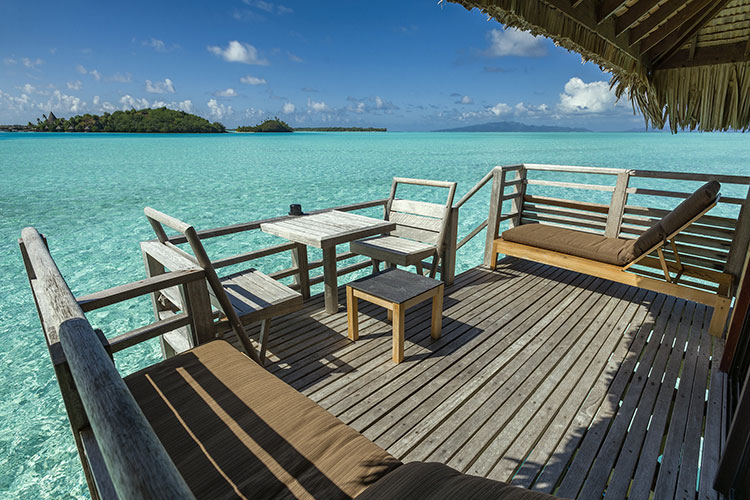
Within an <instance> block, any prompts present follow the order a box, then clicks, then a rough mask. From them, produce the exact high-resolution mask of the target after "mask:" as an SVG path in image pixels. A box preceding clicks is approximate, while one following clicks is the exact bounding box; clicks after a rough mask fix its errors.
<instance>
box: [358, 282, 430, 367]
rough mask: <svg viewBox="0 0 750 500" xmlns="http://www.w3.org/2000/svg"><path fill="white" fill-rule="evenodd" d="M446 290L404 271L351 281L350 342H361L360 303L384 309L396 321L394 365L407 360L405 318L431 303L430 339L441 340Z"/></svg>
mask: <svg viewBox="0 0 750 500" xmlns="http://www.w3.org/2000/svg"><path fill="white" fill-rule="evenodd" d="M444 288H445V286H444V285H443V283H442V282H441V281H437V280H434V279H431V278H427V277H425V276H422V275H419V274H414V273H409V272H406V271H403V270H401V269H387V270H385V271H383V272H381V273H378V274H374V275H372V276H366V277H364V278H361V279H358V280H356V281H352V282H351V283H348V284H347V285H346V310H347V319H348V323H349V338H350V339H351V340H357V339H358V338H359V314H358V313H359V303H358V300H357V299H362V300H366V301H367V302H370V303H372V304H375V305H378V306H382V307H385V308H386V309H387V310H388V319H392V320H393V361H394V362H396V363H400V362H401V361H403V360H404V314H405V312H406V309H408V308H409V307H411V306H413V305H416V304H419V303H421V302H424V301H425V300H427V299H430V298H431V299H432V327H431V329H430V335H431V336H432V338H433V339H439V338H440V332H441V329H442V325H443V290H444Z"/></svg>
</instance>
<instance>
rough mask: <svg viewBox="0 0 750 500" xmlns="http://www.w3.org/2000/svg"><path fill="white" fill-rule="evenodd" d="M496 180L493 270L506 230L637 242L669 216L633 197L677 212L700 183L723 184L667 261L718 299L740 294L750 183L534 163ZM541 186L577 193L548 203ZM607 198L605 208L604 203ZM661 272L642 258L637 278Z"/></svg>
mask: <svg viewBox="0 0 750 500" xmlns="http://www.w3.org/2000/svg"><path fill="white" fill-rule="evenodd" d="M492 173H493V181H492V195H491V198H490V214H489V217H488V223H487V226H488V231H487V237H486V245H485V259H484V261H485V264H486V265H489V260H490V258H491V248H492V241H493V240H494V239H496V238H497V237H498V236H499V230H500V226H501V223H505V224H506V225H507V226H508V227H514V226H516V225H519V224H526V223H533V222H543V223H546V224H553V225H560V226H564V227H570V228H573V229H578V230H581V231H589V232H595V233H598V234H603V235H605V236H608V237H623V238H637V237H638V236H639V235H641V234H643V232H645V231H646V229H648V228H649V227H650V226H651V225H652V224H654V223H655V222H656V221H657V220H659V219H660V218H662V217H663V216H664V215H665V214H667V213H668V212H669V210H668V209H666V208H660V207H654V206H641V205H636V204H633V203H632V202H631V199H632V197H634V196H637V195H640V196H646V197H649V199H650V200H658V199H665V200H667V202H666V203H664V206H670V205H671V206H672V207H674V206H676V205H677V204H678V203H679V202H680V201H681V200H682V199H684V198H687V197H688V196H689V195H690V193H691V192H692V191H693V190H694V189H695V188H696V187H697V185H696V184H695V182H696V181H697V182H705V181H709V180H717V181H719V182H720V183H722V196H721V199H720V201H719V205H718V207H717V208H715V209H714V210H712V211H711V212H710V213H709V214H707V215H704V216H703V217H702V218H701V219H700V220H699V221H698V222H697V223H695V224H692V225H691V226H690V227H689V228H687V229H686V230H685V231H684V232H682V233H680V234H679V235H678V236H677V237H676V245H675V248H676V250H677V253H676V254H675V252H674V251H673V248H672V247H670V246H667V247H666V248H665V249H664V255H665V257H666V258H667V260H668V266H669V269H670V270H672V271H674V272H675V273H676V274H678V275H679V277H678V280H679V281H680V284H684V285H688V286H691V287H694V288H697V289H702V290H707V291H711V292H716V291H719V290H720V289H721V288H722V287H736V285H737V283H738V281H739V275H740V273H741V271H742V266H743V264H744V259H745V255H746V253H747V251H748V244H749V243H750V201H749V199H750V192H748V186H749V185H750V177H745V176H734V175H711V174H697V173H678V172H657V171H648V170H626V169H615V168H598V167H578V166H561V165H538V164H528V163H527V164H520V165H511V166H503V167H496V168H495V169H494V170H493V171H492ZM552 176H556V177H563V179H560V180H558V179H557V178H555V177H552ZM575 176H586V177H587V178H589V177H593V178H596V179H603V180H604V181H605V182H601V183H599V182H597V183H584V182H578V181H571V180H570V179H571V178H572V177H575ZM636 179H649V180H657V179H658V180H664V181H667V182H672V183H676V184H679V185H680V186H681V187H680V188H679V190H677V191H670V190H666V189H652V188H650V187H639V186H636V185H634V184H635V182H634V180H636ZM686 184H688V186H686ZM536 186H539V187H540V188H547V190H557V191H564V192H566V193H569V192H571V191H574V192H575V193H577V194H576V195H574V196H571V197H570V198H568V197H557V196H546V195H542V194H539V193H537V188H536ZM728 190H735V191H737V190H739V191H741V192H742V194H743V196H741V197H736V196H729V195H726V194H725V193H726V192H727V191H728ZM583 193H590V194H589V195H588V196H586V198H589V199H586V200H585V201H584V200H581V198H584V195H583ZM610 193H611V194H610ZM591 197H599V198H600V201H596V202H594V201H589V200H590V199H591ZM605 197H606V201H604V200H601V198H605ZM576 198H577V199H576ZM508 204H509V205H510V206H508ZM732 209H733V210H732ZM717 212H718V214H717ZM726 212H736V213H737V215H736V216H727V215H726V214H725V213H726ZM654 261H655V262H654ZM681 264H686V265H689V266H691V268H695V269H698V271H697V272H693V273H691V275H682V274H679V273H680V269H681V267H682V266H681ZM655 269H661V264H660V263H659V262H658V260H656V259H653V258H652V259H644V261H643V265H642V266H638V267H637V268H636V270H637V272H638V273H641V274H643V275H645V276H652V277H658V276H659V274H660V273H658V272H656V271H655ZM722 275H726V276H728V278H727V279H725V280H724V281H721V280H723V279H724V278H722V277H721V276H722ZM716 279H718V280H720V281H719V283H714V284H710V283H707V282H706V281H707V280H708V281H715V280H716ZM730 281H731V283H730ZM727 292H729V290H727Z"/></svg>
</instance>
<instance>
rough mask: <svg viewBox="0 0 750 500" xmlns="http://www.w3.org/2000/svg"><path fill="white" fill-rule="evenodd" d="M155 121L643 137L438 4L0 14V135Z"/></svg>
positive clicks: (593, 84)
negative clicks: (116, 115)
mask: <svg viewBox="0 0 750 500" xmlns="http://www.w3.org/2000/svg"><path fill="white" fill-rule="evenodd" d="M160 106H167V107H169V108H173V109H180V110H184V111H187V112H190V113H195V114H197V115H200V116H203V117H205V118H207V119H209V120H210V121H219V122H221V123H223V124H224V125H226V126H227V127H230V128H233V127H235V126H238V125H255V124H257V123H259V122H261V121H262V120H264V119H266V118H270V117H274V116H278V117H279V118H281V119H283V120H285V121H286V122H288V123H289V124H291V125H292V126H298V127H304V126H310V127H312V126H366V127H370V126H371V127H387V128H388V130H393V131H423V130H435V129H440V128H449V127H460V126H465V125H472V124H477V123H486V122H492V121H519V122H523V123H528V124H533V125H540V124H545V125H559V126H570V127H583V128H588V129H591V130H597V131H617V130H632V129H643V128H644V122H643V118H642V117H641V115H640V114H634V113H633V108H632V106H631V105H630V103H629V102H627V101H626V100H621V101H620V102H616V100H615V97H614V95H613V93H612V92H611V91H610V89H609V74H607V73H604V72H602V71H601V70H600V69H599V68H598V67H597V66H596V65H594V64H592V63H585V64H582V62H581V57H580V56H579V55H578V54H576V53H571V52H568V51H566V50H565V49H563V48H560V47H556V46H555V45H554V43H552V42H551V41H550V40H548V39H544V38H542V37H537V38H535V37H533V36H532V35H531V34H529V33H526V32H521V31H517V30H515V29H504V28H503V26H502V25H501V24H499V23H498V22H497V21H495V20H488V19H487V17H486V15H484V14H482V13H481V12H479V11H478V10H476V9H475V10H473V11H468V10H466V9H465V8H463V7H462V6H460V5H456V4H452V3H447V2H443V3H440V2H438V1H437V0H409V1H403V0H401V1H396V0H383V1H379V2H372V1H365V0H348V1H343V0H340V1H326V0H321V1H317V2H310V1H294V0H283V1H275V0H217V1H213V2H190V1H182V2H173V1H159V2H153V1H151V2H144V1H140V0H134V1H129V2H126V3H120V2H83V1H77V0H68V1H65V2H57V1H56V2H51V1H47V0H41V1H38V2H29V1H18V0H3V1H2V2H0V124H15V123H21V124H25V123H27V122H29V121H32V122H35V121H36V119H37V118H40V117H41V115H42V114H43V113H48V112H50V111H52V112H54V113H55V115H57V116H62V117H69V116H73V115H76V114H83V113H103V112H107V111H108V112H112V111H115V110H118V109H131V108H135V109H141V108H144V107H160Z"/></svg>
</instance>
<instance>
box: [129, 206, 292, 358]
mask: <svg viewBox="0 0 750 500" xmlns="http://www.w3.org/2000/svg"><path fill="white" fill-rule="evenodd" d="M144 213H145V214H146V218H147V219H148V221H149V223H150V224H151V227H152V228H153V229H154V232H155V233H156V236H157V238H158V239H159V242H160V243H161V244H163V245H165V246H167V247H169V248H170V249H171V250H173V251H176V252H178V253H179V254H181V255H182V256H183V257H186V258H188V259H190V260H191V261H193V262H194V263H195V264H196V265H198V266H199V267H200V268H202V269H203V270H204V271H205V273H206V280H207V281H208V285H209V287H210V290H211V303H212V305H213V306H214V307H216V308H218V309H220V310H221V312H222V313H223V314H224V316H225V317H226V319H227V321H228V322H229V325H230V326H231V328H232V330H233V331H234V333H235V334H236V335H237V337H238V338H239V339H240V341H241V342H242V345H243V347H244V348H245V350H246V351H247V353H248V355H249V356H250V357H251V358H253V359H254V360H255V361H257V362H259V363H260V364H261V365H262V364H263V363H264V361H265V357H266V346H267V344H268V335H269V331H270V328H271V318H273V317H275V316H280V315H282V314H287V313H289V312H293V311H295V310H297V309H300V308H301V307H302V295H301V294H300V293H298V292H295V291H294V290H292V289H291V288H289V287H287V286H285V285H284V284H282V283H279V282H278V281H276V280H274V279H273V278H271V277H269V276H267V275H265V274H263V273H262V272H260V271H258V270H257V269H252V268H251V269H247V270H245V271H240V272H237V273H234V274H230V275H228V276H224V277H221V278H220V277H219V276H218V275H217V274H216V270H215V269H214V267H213V265H212V264H211V260H210V259H209V258H208V254H206V250H205V248H204V247H203V244H202V243H201V240H200V238H199V237H198V234H197V233H196V231H195V229H194V228H193V226H190V225H189V224H186V223H184V222H182V221H181V220H179V219H175V218H174V217H170V216H169V215H167V214H164V213H162V212H159V211H158V210H154V209H153V208H150V207H146V208H145V209H144ZM162 224H164V225H165V226H167V227H170V228H172V229H174V230H175V231H178V232H180V233H182V234H183V235H184V236H185V238H186V239H187V242H188V244H189V245H190V248H191V249H192V251H193V254H194V255H190V254H189V253H187V252H185V251H184V250H182V249H181V248H179V247H177V246H175V245H173V244H172V243H170V242H169V238H168V236H167V234H166V233H165V232H164V227H163V226H162ZM258 321H259V322H260V324H261V327H260V338H259V341H260V354H258V353H257V352H256V350H255V348H254V347H253V345H252V344H251V343H250V339H249V338H248V336H247V333H246V332H245V328H244V325H245V324H249V323H254V322H258Z"/></svg>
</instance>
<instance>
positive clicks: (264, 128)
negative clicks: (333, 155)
mask: <svg viewBox="0 0 750 500" xmlns="http://www.w3.org/2000/svg"><path fill="white" fill-rule="evenodd" d="M235 130H236V131H237V132H385V131H386V129H384V128H374V127H367V128H363V127H298V128H292V127H291V126H290V125H289V124H288V123H286V122H285V121H284V120H281V119H280V118H279V117H274V118H273V119H268V120H266V121H264V122H263V123H260V124H258V125H252V126H242V127H237V128H236V129H235Z"/></svg>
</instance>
